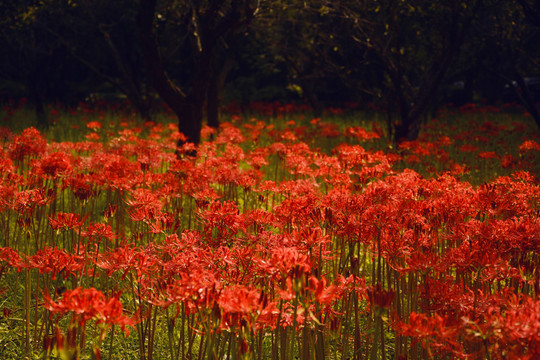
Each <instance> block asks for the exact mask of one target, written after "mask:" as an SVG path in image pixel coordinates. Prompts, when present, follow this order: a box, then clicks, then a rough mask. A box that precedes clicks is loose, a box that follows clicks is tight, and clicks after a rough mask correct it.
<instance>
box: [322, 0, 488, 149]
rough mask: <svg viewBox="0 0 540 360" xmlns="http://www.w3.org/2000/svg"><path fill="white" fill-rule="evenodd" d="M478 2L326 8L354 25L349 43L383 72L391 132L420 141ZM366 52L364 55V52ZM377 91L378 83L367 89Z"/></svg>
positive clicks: (369, 0) (372, 0) (423, 0)
mask: <svg viewBox="0 0 540 360" xmlns="http://www.w3.org/2000/svg"><path fill="white" fill-rule="evenodd" d="M479 3H480V2H479V1H466V2H465V1H450V0H445V1H437V2H434V1H428V0H417V1H393V0H386V1H376V0H363V1H356V2H351V1H345V0H342V1H338V2H328V3H327V5H326V6H327V7H328V8H329V9H332V11H333V13H334V14H336V15H337V16H340V17H342V18H343V19H344V21H346V22H347V23H348V24H349V32H348V34H347V35H348V36H349V38H350V39H349V44H350V46H355V47H358V48H359V49H363V50H365V58H364V61H365V62H367V63H368V64H370V65H369V66H371V67H372V68H373V69H374V70H375V71H376V72H380V74H381V76H380V77H375V79H377V80H378V79H382V82H383V88H382V89H381V92H380V93H381V95H382V96H384V98H385V103H386V105H385V108H386V112H387V116H388V124H389V132H390V134H391V136H392V138H393V139H394V141H396V142H399V141H401V140H403V139H408V140H413V139H416V137H417V136H418V133H419V131H420V125H421V122H422V120H423V116H424V115H425V114H426V113H427V112H428V111H429V109H430V107H431V106H433V104H434V102H435V100H436V96H435V95H436V94H437V92H438V91H439V89H440V86H441V84H442V83H443V81H444V79H445V75H446V73H447V72H448V70H449V69H450V68H451V66H452V65H453V63H454V62H455V60H456V59H457V58H458V56H459V53H460V49H461V46H462V44H463V42H464V39H465V36H466V34H467V31H468V30H469V28H470V24H471V22H472V21H473V19H474V16H475V11H476V10H477V7H478V5H479ZM359 52H361V51H359ZM362 85H363V86H366V85H368V86H376V84H365V83H364V84H362Z"/></svg>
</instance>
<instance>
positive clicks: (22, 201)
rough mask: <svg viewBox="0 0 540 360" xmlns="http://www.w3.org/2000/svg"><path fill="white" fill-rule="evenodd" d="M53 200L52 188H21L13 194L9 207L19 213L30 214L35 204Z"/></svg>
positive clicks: (47, 202)
mask: <svg viewBox="0 0 540 360" xmlns="http://www.w3.org/2000/svg"><path fill="white" fill-rule="evenodd" d="M53 200H54V190H53V189H45V188H39V189H31V190H23V191H20V192H18V193H16V194H15V197H14V199H13V203H12V204H11V208H12V209H14V210H15V211H16V212H18V213H19V214H21V215H25V214H31V213H32V212H33V211H34V209H35V208H36V207H37V206H44V205H48V204H49V203H51V202H52V201H53Z"/></svg>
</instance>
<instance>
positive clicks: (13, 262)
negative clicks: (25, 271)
mask: <svg viewBox="0 0 540 360" xmlns="http://www.w3.org/2000/svg"><path fill="white" fill-rule="evenodd" d="M0 260H2V261H5V262H6V263H7V264H8V266H9V267H13V268H17V271H21V269H22V268H23V267H24V265H25V264H24V262H23V261H22V259H21V257H20V256H19V253H18V252H17V251H15V250H13V249H12V248H9V247H3V248H0Z"/></svg>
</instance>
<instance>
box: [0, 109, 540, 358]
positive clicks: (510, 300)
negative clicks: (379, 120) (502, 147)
mask: <svg viewBox="0 0 540 360" xmlns="http://www.w3.org/2000/svg"><path fill="white" fill-rule="evenodd" d="M146 126H147V127H148V129H146V130H148V131H147V132H149V133H150V135H149V136H147V137H144V138H143V137H142V136H141V135H140V134H141V133H142V132H141V131H138V130H139V129H125V130H123V131H122V132H121V133H120V134H118V135H117V136H116V137H114V139H113V140H111V141H110V142H108V143H98V142H95V141H83V142H77V143H59V144H58V143H57V144H48V143H47V142H46V140H45V139H44V138H43V136H42V135H41V134H40V133H39V132H37V131H36V130H35V129H28V130H25V131H24V132H23V133H22V134H21V135H18V136H14V137H13V139H12V140H11V141H9V142H6V143H3V148H2V149H0V151H1V152H2V154H3V155H5V159H4V160H3V162H2V163H0V166H1V168H2V175H1V178H0V194H1V197H0V198H1V199H0V219H1V222H0V224H1V226H2V230H3V231H2V233H3V234H4V235H3V238H2V241H3V247H2V248H0V281H2V282H6V281H10V279H11V278H12V276H16V273H17V272H21V271H23V270H24V271H25V272H26V274H27V276H29V279H30V277H33V279H34V280H33V281H36V283H34V285H28V284H29V282H27V285H26V287H27V291H35V294H33V295H32V296H33V297H34V298H36V299H39V298H41V299H43V300H44V302H40V303H41V304H42V305H41V306H36V307H35V308H34V309H32V311H34V312H35V313H36V314H38V313H40V312H45V313H47V314H49V315H51V316H49V317H45V318H48V319H49V320H48V321H51V322H52V321H56V324H58V326H62V324H63V323H62V321H66V320H67V319H64V317H65V315H67V314H71V321H70V322H69V324H71V325H72V324H78V325H79V326H80V327H85V326H89V325H90V324H92V323H94V324H106V325H115V324H116V325H119V326H122V327H125V326H133V327H137V330H138V331H137V332H136V335H135V336H138V337H139V345H140V351H141V352H145V351H158V350H157V349H156V348H155V347H154V346H153V341H154V340H153V339H154V336H155V332H156V327H159V326H164V327H166V328H167V330H166V331H165V333H168V334H173V335H174V334H175V335H174V336H173V335H171V336H172V337H171V339H173V340H174V338H175V336H176V337H178V338H181V339H186V340H185V341H186V343H185V345H186V347H185V349H184V347H180V348H182V351H195V350H193V349H192V347H193V342H194V341H195V340H194V339H195V338H196V337H206V339H208V340H206V341H212V343H211V344H212V346H217V347H218V351H219V345H216V344H218V343H219V342H218V341H217V340H215V339H216V337H219V336H221V339H222V343H226V342H227V341H229V342H230V343H233V344H236V345H233V348H235V346H237V347H238V348H239V349H241V351H240V352H242V353H245V352H257V351H259V352H260V351H263V349H265V348H271V349H272V350H268V351H272V353H273V354H278V353H280V354H284V353H287V352H289V353H296V352H297V353H298V354H302V356H306V357H309V354H310V353H313V352H314V351H315V352H318V351H324V352H340V353H343V354H344V355H343V356H344V357H348V356H355V355H353V354H359V353H366V354H368V353H371V354H375V355H374V356H377V354H379V355H380V356H386V355H385V354H387V352H388V351H389V350H388V349H390V348H391V349H392V353H393V354H395V357H396V358H400V357H401V358H403V357H408V358H419V357H426V356H438V355H441V356H442V357H445V356H449V355H450V356H455V357H459V358H478V359H480V358H485V357H489V358H492V359H495V358H501V359H502V358H516V359H517V358H521V359H533V358H535V357H538V356H540V346H539V344H540V335H539V334H540V318H539V314H540V275H539V274H540V271H539V265H540V258H539V256H538V254H539V253H540V217H539V216H538V214H539V211H540V209H539V204H540V185H539V183H538V180H537V179H536V178H535V177H534V176H532V175H530V173H528V172H526V171H518V172H515V174H514V175H513V176H511V177H499V178H497V179H495V180H493V181H491V182H489V183H486V184H485V185H483V186H477V187H475V186H472V185H471V184H469V183H467V182H463V181H460V179H459V178H456V177H455V176H454V175H453V174H451V173H445V174H442V175H441V176H438V177H435V178H433V179H426V178H423V177H422V176H420V175H419V174H418V173H416V172H414V171H412V170H404V171H400V170H398V169H399V167H396V164H398V163H401V162H402V161H403V159H404V157H407V156H409V157H410V156H411V154H414V155H415V156H418V157H422V156H427V155H433V154H435V155H436V156H438V157H439V158H441V159H447V158H448V152H447V151H446V150H443V149H442V148H441V147H440V146H450V145H451V144H452V142H453V140H451V139H449V138H441V140H440V142H439V144H438V145H435V144H434V143H430V142H410V143H404V144H403V145H402V148H401V150H400V151H401V152H402V155H397V154H385V153H383V152H381V151H370V150H366V148H368V146H367V143H366V145H365V146H362V145H360V144H359V143H358V141H362V142H369V141H372V139H375V140H376V139H377V138H379V137H380V136H381V131H380V130H379V129H373V130H371V131H367V130H365V129H362V128H359V127H352V128H349V129H346V130H345V131H343V132H341V131H340V130H339V129H338V128H336V127H331V126H328V125H327V124H324V123H323V122H321V121H320V120H319V119H315V121H312V122H310V124H309V125H306V126H307V127H306V129H307V130H305V131H302V132H295V129H294V128H293V129H291V128H286V129H284V130H276V129H275V128H273V127H272V126H269V125H265V124H264V123H261V122H248V123H246V124H244V125H240V126H235V125H233V124H231V123H226V124H224V125H223V126H222V127H221V129H220V130H219V131H218V132H217V135H216V136H215V138H214V140H213V141H205V142H203V143H202V144H201V145H200V146H199V148H198V151H197V153H198V157H197V159H193V158H191V157H185V158H177V157H176V156H175V154H174V151H175V150H176V148H175V144H176V139H177V138H178V134H177V133H176V132H175V131H174V129H173V128H171V127H168V126H162V125H159V124H153V123H148V124H146ZM88 128H89V129H91V130H87V131H92V132H99V131H100V124H99V123H95V122H91V123H89V124H88ZM485 128H486V129H487V130H489V129H491V130H493V128H492V127H489V129H488V126H487V125H486V126H485ZM487 130H486V131H487ZM205 131H206V132H207V133H208V134H210V133H211V131H209V130H205ZM318 131H322V132H323V133H324V134H326V136H344V138H348V142H349V143H343V144H341V145H339V146H337V147H336V148H335V149H334V150H333V152H332V154H327V153H324V152H322V151H320V150H318V149H314V148H312V147H310V146H309V145H308V143H306V142H302V141H300V140H299V138H303V136H304V135H302V134H306V133H311V134H313V133H317V132H318ZM493 131H495V130H493ZM497 131H503V130H500V129H499V128H497ZM254 139H257V140H259V142H258V143H254V142H253V141H254ZM262 139H266V141H267V143H264V142H263V140H262ZM536 145H538V144H537V143H536V142H534V141H532V140H531V141H529V142H526V143H524V144H523V145H522V146H521V147H520V149H519V150H520V151H522V152H524V151H538V149H537V147H536ZM462 147H463V146H462ZM463 151H465V149H463ZM468 151H475V149H472V150H470V149H469V150H468ZM483 157H484V158H486V159H488V158H492V157H493V156H492V155H491V154H489V153H487V152H486V153H485V154H484V155H483ZM523 170H527V169H523ZM58 275H61V276H58ZM62 286H67V287H68V288H71V290H69V289H68V290H65V289H64V290H62V289H61V287H62ZM32 289H33V290H32ZM47 294H55V296H54V298H55V300H53V299H52V298H51V297H50V296H49V295H47ZM104 294H115V295H113V296H111V297H107V296H105V295H104ZM120 294H122V296H120ZM2 296H9V295H8V294H4V295H2ZM121 299H124V300H125V301H124V303H125V307H124V306H122V303H121V302H120V300H121ZM12 306H13V308H17V307H20V304H19V305H18V304H15V303H13V304H12ZM170 308H173V309H175V310H176V311H173V312H172V313H171V312H170V311H169V310H170ZM28 311H30V310H28ZM53 314H57V315H58V316H52V315H53ZM38 318H39V319H41V318H42V317H38V316H37V315H36V316H35V319H38ZM28 319H31V317H28ZM63 319H64V320H63ZM156 319H161V320H163V321H161V320H160V321H156ZM28 321H30V323H29V326H30V325H31V326H34V327H36V328H37V327H38V326H41V325H40V324H39V323H37V322H36V323H31V321H32V320H28ZM39 321H41V320H39ZM51 324H52V323H51ZM71 325H66V326H71ZM379 327H380V330H379ZM46 328H47V329H51V330H50V331H51V333H50V334H47V335H46V336H49V337H50V336H53V333H52V331H53V329H54V326H47V327H46ZM373 328H377V330H376V331H373ZM186 329H187V330H186ZM381 332H382V333H392V334H393V335H392V336H391V337H390V336H386V337H385V336H379V335H378V334H380V333H381ZM28 333H29V334H31V333H32V332H30V331H29V332H28ZM35 333H38V332H37V331H36V332H35ZM269 333H271V334H272V336H264V335H265V334H269ZM224 334H232V335H230V336H228V335H224ZM291 337H292V338H293V339H295V340H293V341H292V342H291V341H290V340H288V339H289V338H291ZM227 339H228V340H227ZM390 339H391V340H392V342H393V343H392V344H389V343H388V341H390ZM34 340H37V339H34ZM173 340H171V341H173ZM296 340H298V341H296ZM181 341H183V340H181ZM200 341H201V342H202V341H203V340H200ZM263 342H267V344H268V346H262V343H263ZM182 344H184V343H183V342H182ZM207 346H208V347H209V348H210V347H211V346H210V345H207ZM201 347H202V346H201ZM174 348H175V349H176V347H174ZM170 351H171V352H172V353H173V354H174V351H179V350H174V349H171V350H170ZM201 351H202V350H201ZM292 357H293V356H291V358H292Z"/></svg>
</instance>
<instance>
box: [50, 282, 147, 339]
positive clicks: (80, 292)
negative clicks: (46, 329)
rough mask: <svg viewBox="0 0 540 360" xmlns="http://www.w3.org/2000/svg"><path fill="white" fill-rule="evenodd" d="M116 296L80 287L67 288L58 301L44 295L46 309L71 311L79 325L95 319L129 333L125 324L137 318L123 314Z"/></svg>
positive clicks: (63, 312) (55, 311)
mask: <svg viewBox="0 0 540 360" xmlns="http://www.w3.org/2000/svg"><path fill="white" fill-rule="evenodd" d="M118 298H119V296H118V295H117V296H114V297H111V298H107V297H105V295H104V294H103V293H102V292H101V291H99V290H96V289H94V288H89V289H83V288H80V287H79V288H76V289H74V290H67V291H66V292H65V293H64V295H63V297H62V299H60V300H59V301H58V302H54V301H53V300H52V299H51V298H50V296H49V295H47V294H46V295H45V296H44V299H45V308H46V309H47V310H49V311H50V312H51V313H53V314H60V315H63V314H66V313H69V312H72V313H73V314H74V318H73V321H74V322H75V321H76V322H77V323H78V324H79V326H81V327H82V326H84V324H86V323H87V322H88V321H90V320H96V323H98V324H100V323H104V324H107V325H119V326H120V327H121V328H122V330H124V331H126V334H127V335H129V331H128V329H127V328H126V326H133V325H135V324H136V323H137V320H136V318H135V317H128V316H126V315H124V314H123V309H122V303H120V300H119V299H118Z"/></svg>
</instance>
